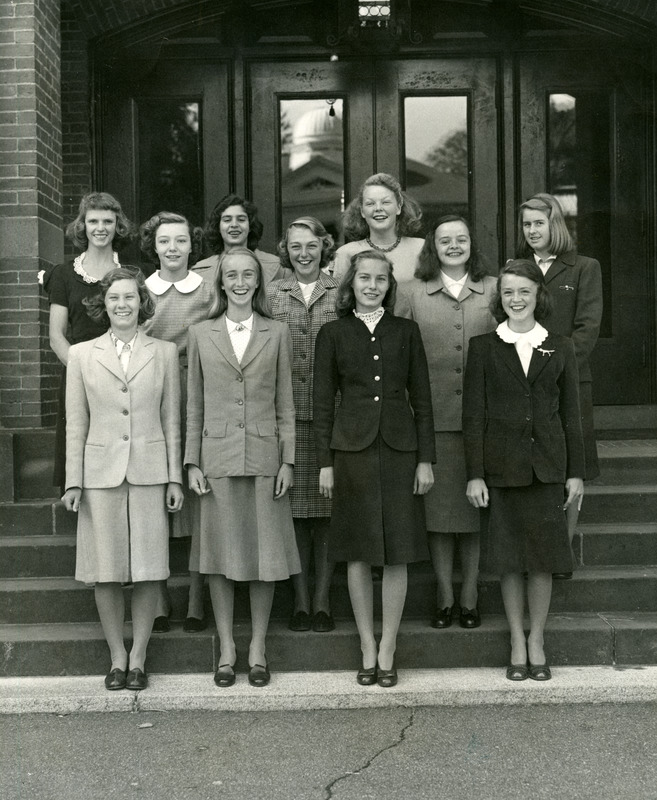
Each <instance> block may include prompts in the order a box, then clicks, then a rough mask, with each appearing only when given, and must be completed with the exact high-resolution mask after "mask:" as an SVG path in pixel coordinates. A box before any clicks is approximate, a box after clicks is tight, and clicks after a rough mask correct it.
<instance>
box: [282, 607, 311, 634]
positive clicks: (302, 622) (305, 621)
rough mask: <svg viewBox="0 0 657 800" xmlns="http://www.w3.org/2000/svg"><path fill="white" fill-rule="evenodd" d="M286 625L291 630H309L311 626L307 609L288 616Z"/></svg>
mask: <svg viewBox="0 0 657 800" xmlns="http://www.w3.org/2000/svg"><path fill="white" fill-rule="evenodd" d="M287 627H288V628H289V629H290V630H291V631H309V630H310V628H311V627H312V621H311V619H310V614H309V613H308V612H307V611H297V612H295V613H294V614H292V616H291V617H290V621H289V622H288V625H287Z"/></svg>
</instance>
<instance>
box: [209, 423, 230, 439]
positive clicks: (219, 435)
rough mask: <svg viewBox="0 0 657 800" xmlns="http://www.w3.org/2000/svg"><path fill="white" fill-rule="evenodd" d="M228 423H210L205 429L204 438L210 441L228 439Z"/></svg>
mask: <svg viewBox="0 0 657 800" xmlns="http://www.w3.org/2000/svg"><path fill="white" fill-rule="evenodd" d="M227 427H228V423H227V422H209V423H208V424H207V425H205V426H204V427H203V437H204V438H208V439H224V438H225V437H226V428H227Z"/></svg>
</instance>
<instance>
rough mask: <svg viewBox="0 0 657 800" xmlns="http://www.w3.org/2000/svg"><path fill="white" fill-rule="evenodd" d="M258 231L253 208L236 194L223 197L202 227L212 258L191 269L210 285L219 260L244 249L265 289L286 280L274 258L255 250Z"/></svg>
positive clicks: (254, 207)
mask: <svg viewBox="0 0 657 800" xmlns="http://www.w3.org/2000/svg"><path fill="white" fill-rule="evenodd" d="M262 231H263V228H262V222H260V219H259V218H258V209H257V208H256V206H255V205H254V204H253V203H252V202H251V201H250V200H245V199H244V198H243V197H240V196H239V195H237V194H227V195H226V196H225V197H222V199H221V200H220V201H219V202H218V203H217V205H216V206H215V207H214V208H213V209H212V213H211V214H210V216H209V218H208V221H207V223H206V226H205V241H206V243H207V245H208V247H209V248H210V249H211V250H212V253H213V255H211V256H210V257H209V258H204V259H203V260H202V261H199V262H198V263H197V264H196V265H195V267H194V269H195V270H198V271H199V272H204V273H205V274H206V280H208V281H210V282H211V283H214V282H215V281H216V277H217V265H218V263H219V256H220V255H221V254H222V253H230V252H231V250H239V249H241V248H243V247H246V248H248V249H249V250H251V251H252V252H253V253H255V255H256V257H257V259H258V261H259V262H260V264H261V265H262V274H263V276H264V281H265V286H266V285H267V284H268V283H269V282H270V281H274V280H277V279H278V278H285V277H287V276H288V275H290V274H291V270H289V269H285V268H284V267H281V263H280V260H279V258H278V256H275V255H272V254H271V253H265V252H264V251H263V250H259V249H258V242H259V241H260V239H261V238H262Z"/></svg>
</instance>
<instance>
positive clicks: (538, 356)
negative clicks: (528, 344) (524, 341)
mask: <svg viewBox="0 0 657 800" xmlns="http://www.w3.org/2000/svg"><path fill="white" fill-rule="evenodd" d="M554 353H555V346H554V342H553V340H552V337H551V336H548V337H547V339H546V340H545V341H544V342H543V344H542V345H541V346H540V347H539V348H534V352H533V353H532V360H531V361H530V362H529V372H528V373H527V380H528V381H529V382H530V383H534V381H535V380H536V379H537V378H538V376H539V375H540V374H541V372H543V370H544V369H545V367H546V366H547V365H548V364H549V363H550V359H551V357H552V356H553V355H554Z"/></svg>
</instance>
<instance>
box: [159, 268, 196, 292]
mask: <svg viewBox="0 0 657 800" xmlns="http://www.w3.org/2000/svg"><path fill="white" fill-rule="evenodd" d="M202 283H203V278H202V277H201V276H200V275H199V274H198V272H188V273H187V275H186V276H185V277H184V278H183V279H182V280H181V281H175V282H174V281H166V280H164V278H163V277H162V276H161V274H160V270H158V271H157V272H154V273H153V274H152V275H149V276H148V278H146V286H148V288H149V289H150V290H151V292H153V294H156V295H161V294H164V293H165V292H168V291H169V289H170V288H171V287H172V286H175V288H176V291H177V292H180V294H190V293H191V292H193V291H194V290H195V289H198V287H199V286H200V285H201V284H202Z"/></svg>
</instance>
